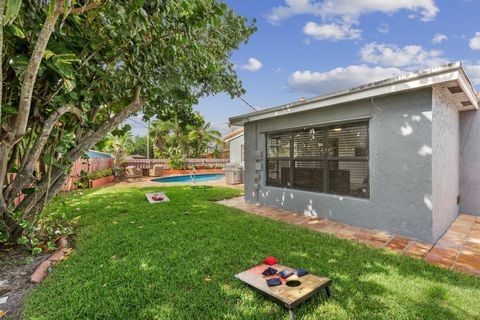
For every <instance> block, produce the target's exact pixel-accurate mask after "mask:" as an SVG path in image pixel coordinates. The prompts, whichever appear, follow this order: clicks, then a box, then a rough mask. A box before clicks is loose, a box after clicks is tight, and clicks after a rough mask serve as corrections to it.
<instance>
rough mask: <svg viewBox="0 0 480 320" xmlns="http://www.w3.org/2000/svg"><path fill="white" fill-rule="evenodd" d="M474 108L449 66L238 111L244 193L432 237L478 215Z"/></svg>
mask: <svg viewBox="0 0 480 320" xmlns="http://www.w3.org/2000/svg"><path fill="white" fill-rule="evenodd" d="M478 105H479V97H478V96H477V93H476V92H475V89H474V88H473V86H472V85H471V83H470V81H469V79H468V77H467V75H466V74H465V72H464V70H463V67H462V66H461V64H460V63H452V64H448V65H444V66H441V67H438V68H433V69H428V70H422V71H419V72H415V73H409V74H404V75H401V76H398V77H395V78H391V79H387V80H384V81H378V82H374V83H370V84H366V85H362V86H359V87H355V88H352V89H349V90H344V91H340V92H335V93H331V94H326V95H322V96H319V97H316V98H312V99H302V100H301V101H298V102H294V103H290V104H286V105H282V106H279V107H274V108H270V109H265V110H261V111H258V112H253V113H249V114H245V115H241V116H237V117H233V118H231V119H230V123H231V124H232V125H238V126H243V127H244V129H245V132H244V134H245V136H244V138H245V200H246V201H247V202H251V203H258V204H261V205H266V206H271V207H276V208H284V209H287V210H291V211H296V212H300V213H303V214H305V215H309V216H316V217H320V218H325V219H329V220H334V221H338V222H342V223H346V224H350V225H355V226H360V227H367V228H374V229H380V230H385V231H388V232H391V233H394V234H398V235H402V236H405V237H409V238H414V239H418V240H421V241H426V242H430V243H433V242H435V241H436V240H437V239H438V238H439V237H440V236H441V235H442V234H443V233H444V232H445V230H446V229H447V228H448V227H449V225H450V224H451V223H452V222H453V221H454V219H455V218H456V217H457V215H458V214H459V212H465V213H468V214H473V215H480V145H479V143H478V141H480V115H479V114H478V112H477V109H478Z"/></svg>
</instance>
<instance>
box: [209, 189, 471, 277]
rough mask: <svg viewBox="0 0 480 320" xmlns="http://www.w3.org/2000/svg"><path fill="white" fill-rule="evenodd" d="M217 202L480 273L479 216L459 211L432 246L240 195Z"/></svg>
mask: <svg viewBox="0 0 480 320" xmlns="http://www.w3.org/2000/svg"><path fill="white" fill-rule="evenodd" d="M218 203H220V204H223V205H226V206H229V207H234V208H238V209H242V210H244V211H247V212H250V213H253V214H256V215H259V216H263V217H267V218H270V219H274V220H281V221H285V222H288V223H292V224H297V225H302V226H304V227H307V228H310V229H312V230H315V231H319V232H323V233H328V234H331V235H334V236H336V237H338V238H345V239H351V240H356V241H360V242H363V243H365V244H368V245H370V246H373V247H377V248H386V249H388V250H391V251H394V252H397V253H399V254H404V255H407V256H411V257H416V258H419V259H423V260H424V261H426V262H428V263H430V264H434V265H437V266H441V267H444V268H448V269H451V270H456V271H463V272H466V273H470V274H475V275H480V217H475V216H471V215H467V214H460V215H459V216H458V218H457V219H456V220H455V221H454V222H453V224H452V225H451V226H450V228H449V229H448V231H447V232H446V233H445V234H444V235H443V236H442V237H441V238H440V240H438V242H437V243H436V244H435V245H433V246H432V245H431V244H428V243H422V242H418V241H415V240H411V239H407V238H403V237H399V236H395V235H391V234H388V233H386V232H384V231H379V230H371V229H365V228H360V227H353V226H349V225H346V224H342V223H338V222H334V221H330V220H324V219H319V218H313V217H308V216H305V215H302V214H299V213H296V212H292V211H287V210H283V209H276V208H271V207H266V206H259V205H255V204H251V203H246V202H245V201H244V200H243V197H238V198H233V199H227V200H222V201H219V202H218Z"/></svg>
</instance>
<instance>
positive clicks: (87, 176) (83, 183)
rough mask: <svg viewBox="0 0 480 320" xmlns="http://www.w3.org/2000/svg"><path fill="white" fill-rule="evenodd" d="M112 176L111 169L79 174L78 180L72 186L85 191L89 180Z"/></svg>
mask: <svg viewBox="0 0 480 320" xmlns="http://www.w3.org/2000/svg"><path fill="white" fill-rule="evenodd" d="M112 174H113V170H112V168H107V169H102V170H98V171H95V172H85V171H82V172H81V173H80V178H79V179H78V180H77V181H75V182H74V184H75V185H76V186H77V187H79V188H80V189H86V188H88V186H89V185H90V184H89V182H90V180H95V179H100V178H103V177H108V176H111V175H112Z"/></svg>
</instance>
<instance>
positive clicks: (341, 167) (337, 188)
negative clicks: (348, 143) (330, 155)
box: [328, 160, 368, 198]
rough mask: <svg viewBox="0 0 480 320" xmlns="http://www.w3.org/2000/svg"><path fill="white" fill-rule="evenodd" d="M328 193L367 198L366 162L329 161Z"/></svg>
mask: <svg viewBox="0 0 480 320" xmlns="http://www.w3.org/2000/svg"><path fill="white" fill-rule="evenodd" d="M328 190H329V192H330V193H334V194H343V195H351V196H356V197H362V198H368V161H338V160H330V161H329V171H328Z"/></svg>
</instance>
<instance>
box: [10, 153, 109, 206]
mask: <svg viewBox="0 0 480 320" xmlns="http://www.w3.org/2000/svg"><path fill="white" fill-rule="evenodd" d="M112 167H113V159H107V158H93V159H78V160H76V161H75V162H74V163H73V165H72V172H70V174H69V176H68V177H67V181H66V182H65V184H64V185H63V187H62V189H61V191H62V192H67V191H72V190H75V189H76V188H77V186H76V185H75V184H74V182H75V181H76V180H78V178H79V176H80V173H81V172H82V171H85V172H96V171H99V170H103V169H108V168H112ZM15 176H16V173H8V174H7V182H8V183H10V182H12V181H13V179H15ZM24 198H25V195H24V194H23V193H21V192H20V193H19V194H18V196H17V197H16V198H15V200H14V204H15V205H16V206H18V205H19V204H20V202H22V201H23V199H24Z"/></svg>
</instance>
